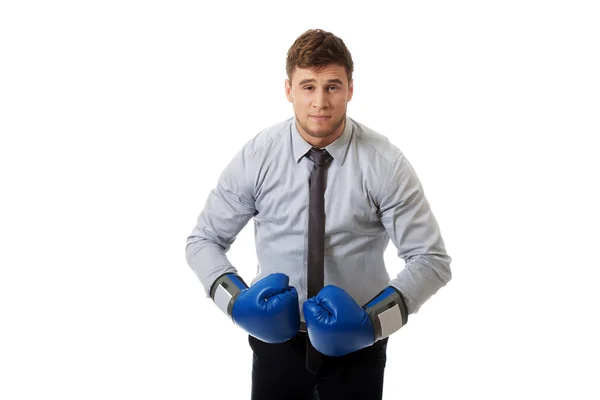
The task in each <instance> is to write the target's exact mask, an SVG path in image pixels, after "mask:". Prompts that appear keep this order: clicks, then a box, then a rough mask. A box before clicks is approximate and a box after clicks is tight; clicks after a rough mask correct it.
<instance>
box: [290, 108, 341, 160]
mask: <svg viewBox="0 0 600 400" xmlns="http://www.w3.org/2000/svg"><path fill="white" fill-rule="evenodd" d="M351 137H352V120H351V119H350V117H348V116H346V123H345V126H344V131H343V132H342V134H341V135H340V137H338V138H337V139H336V140H334V141H333V143H331V144H330V145H329V146H327V147H325V149H326V150H327V152H328V153H329V154H331V157H333V159H334V160H335V161H336V162H337V163H338V164H339V165H340V166H341V165H343V164H344V160H345V158H346V153H347V150H348V146H349V145H350V138H351ZM292 147H293V153H294V160H296V162H297V163H298V162H300V159H302V157H304V156H305V155H306V153H308V151H309V150H310V149H311V147H312V145H311V144H310V143H308V142H307V141H306V140H304V138H303V137H302V135H300V132H298V127H297V126H296V118H293V119H292Z"/></svg>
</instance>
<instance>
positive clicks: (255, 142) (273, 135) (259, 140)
mask: <svg viewBox="0 0 600 400" xmlns="http://www.w3.org/2000/svg"><path fill="white" fill-rule="evenodd" d="M292 120H293V118H288V119H286V120H284V121H280V122H277V123H275V124H273V125H271V126H269V127H267V128H265V129H263V130H261V131H260V132H258V133H257V134H255V135H254V136H253V137H252V138H251V139H250V140H248V141H247V142H246V144H245V145H244V149H245V150H247V151H249V152H251V153H256V152H261V151H269V150H270V147H271V146H273V145H278V144H281V143H282V140H280V139H281V138H282V137H283V136H284V135H285V134H286V133H289V130H290V126H291V125H290V124H291V122H292Z"/></svg>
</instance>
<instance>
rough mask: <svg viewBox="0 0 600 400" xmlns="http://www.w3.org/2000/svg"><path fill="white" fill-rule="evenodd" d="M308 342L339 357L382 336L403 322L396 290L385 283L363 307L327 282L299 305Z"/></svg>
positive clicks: (404, 312)
mask: <svg viewBox="0 0 600 400" xmlns="http://www.w3.org/2000/svg"><path fill="white" fill-rule="evenodd" d="M303 310H304V319H305V321H306V330H307V332H308V337H309V339H310V342H311V343H312V345H313V346H314V348H315V349H317V350H318V351H319V352H321V353H323V354H325V355H328V356H334V357H337V356H343V355H346V354H349V353H352V352H355V351H357V350H360V349H363V348H365V347H368V346H371V345H372V344H374V343H375V342H376V341H378V340H380V339H383V338H386V337H388V336H389V335H391V334H392V333H393V332H396V331H397V330H398V329H400V328H401V327H402V326H403V325H404V324H406V322H407V317H408V313H407V310H406V305H405V303H404V299H403V298H402V295H401V294H400V292H398V291H397V290H396V289H395V288H393V287H391V286H388V287H387V288H385V289H384V290H382V291H381V292H380V293H379V294H377V296H375V297H374V298H373V299H372V300H370V301H369V302H368V303H367V304H365V305H364V306H363V307H361V306H359V305H358V304H357V303H356V301H354V299H353V298H352V297H351V296H350V295H349V294H348V293H346V292H345V291H344V290H343V289H341V288H339V287H337V286H333V285H329V286H326V287H324V288H323V289H321V291H320V292H319V293H318V294H317V295H316V296H314V297H311V298H310V299H308V300H306V302H305V303H304V305H303Z"/></svg>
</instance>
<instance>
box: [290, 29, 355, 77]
mask: <svg viewBox="0 0 600 400" xmlns="http://www.w3.org/2000/svg"><path fill="white" fill-rule="evenodd" d="M330 64H337V65H341V66H342V67H345V68H346V73H347V75H348V82H350V81H352V72H353V71H354V63H353V62H352V55H351V54H350V51H349V50H348V48H347V47H346V45H345V44H344V42H343V41H342V39H340V38H339V37H337V36H335V35H334V34H333V33H331V32H326V31H324V30H321V29H309V30H307V31H306V32H304V33H303V34H302V35H300V36H298V38H297V39H296V41H295V42H294V44H293V45H292V47H290V49H289V50H288V54H287V60H286V66H285V69H286V72H287V76H288V79H289V80H290V82H291V81H292V75H293V74H294V70H295V69H296V67H298V68H314V67H316V68H320V67H324V66H326V65H330Z"/></svg>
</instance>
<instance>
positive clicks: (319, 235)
mask: <svg viewBox="0 0 600 400" xmlns="http://www.w3.org/2000/svg"><path fill="white" fill-rule="evenodd" d="M309 157H310V159H311V160H312V162H313V164H314V165H313V169H312V172H311V173H310V178H309V181H308V182H309V187H310V200H309V207H308V255H307V264H308V271H307V272H308V297H309V298H310V297H313V296H316V295H317V293H319V291H320V290H321V289H322V288H323V284H324V280H325V271H324V264H325V199H324V194H325V172H326V168H327V162H328V161H329V160H330V159H331V155H330V154H329V153H328V152H327V150H319V149H316V148H314V147H313V148H312V149H310V153H309ZM321 362H322V357H321V353H319V352H318V351H317V350H316V349H315V348H314V347H313V346H312V345H311V344H310V341H309V340H308V336H307V339H306V368H307V369H308V370H309V371H311V372H312V373H313V374H315V375H316V373H317V372H318V370H319V368H320V367H321Z"/></svg>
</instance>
